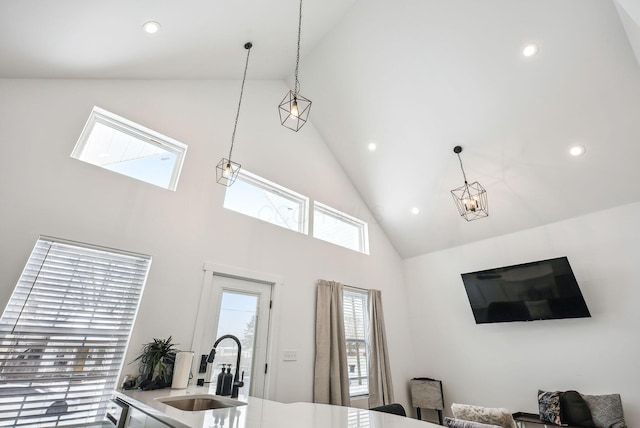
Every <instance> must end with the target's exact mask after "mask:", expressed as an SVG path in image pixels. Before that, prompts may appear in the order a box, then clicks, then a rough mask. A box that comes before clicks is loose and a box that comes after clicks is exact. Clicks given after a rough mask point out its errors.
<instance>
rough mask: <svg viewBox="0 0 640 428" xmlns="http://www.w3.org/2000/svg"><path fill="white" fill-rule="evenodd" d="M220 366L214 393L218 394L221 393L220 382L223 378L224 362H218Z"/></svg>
mask: <svg viewBox="0 0 640 428" xmlns="http://www.w3.org/2000/svg"><path fill="white" fill-rule="evenodd" d="M220 365H221V366H222V370H221V371H220V374H218V381H217V382H216V395H220V393H222V383H223V380H224V374H225V373H224V364H220Z"/></svg>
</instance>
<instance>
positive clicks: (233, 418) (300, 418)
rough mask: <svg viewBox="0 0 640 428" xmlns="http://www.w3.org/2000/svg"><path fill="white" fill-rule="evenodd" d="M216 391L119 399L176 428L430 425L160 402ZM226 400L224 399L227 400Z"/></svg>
mask: <svg viewBox="0 0 640 428" xmlns="http://www.w3.org/2000/svg"><path fill="white" fill-rule="evenodd" d="M214 392H215V391H214V389H213V388H212V389H209V387H206V386H204V387H202V386H189V387H188V388H187V389H177V390H176V389H158V390H154V391H136V390H131V391H118V392H116V394H115V395H116V396H118V397H120V398H121V399H123V400H125V401H127V402H128V403H130V404H131V405H133V406H134V407H138V408H139V409H140V410H142V411H144V412H145V413H148V414H150V415H152V416H154V417H155V418H157V419H159V420H162V421H164V422H166V423H168V424H169V425H171V426H174V427H176V428H186V427H189V428H200V427H201V428H212V427H216V428H287V427H291V428H294V427H295V428H300V427H305V428H327V427H335V428H356V427H357V428H367V427H370V428H429V427H439V425H435V424H432V423H430V422H424V421H418V420H416V419H411V418H405V417H402V416H397V415H392V414H388V413H381V412H372V411H369V410H365V409H356V408H353V407H342V406H331V405H327V404H314V403H290V404H284V403H279V402H277V401H270V400H263V399H260V398H255V397H244V396H240V397H238V399H237V400H239V401H242V402H245V403H247V405H245V406H238V407H227V408H224V409H216V410H206V411H197V412H189V411H183V410H179V409H176V408H174V407H171V406H169V405H167V404H164V403H162V402H161V401H159V400H157V398H163V397H176V396H182V395H197V394H211V395H214ZM224 398H226V397H222V399H224Z"/></svg>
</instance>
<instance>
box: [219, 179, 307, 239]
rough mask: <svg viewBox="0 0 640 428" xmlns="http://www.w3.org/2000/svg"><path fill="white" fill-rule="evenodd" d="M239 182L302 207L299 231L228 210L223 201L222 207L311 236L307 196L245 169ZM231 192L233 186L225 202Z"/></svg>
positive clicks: (228, 188) (229, 188) (228, 189)
mask: <svg viewBox="0 0 640 428" xmlns="http://www.w3.org/2000/svg"><path fill="white" fill-rule="evenodd" d="M238 180H239V181H242V182H245V183H247V184H250V185H252V186H254V187H257V188H259V189H262V190H264V191H267V192H270V193H275V194H276V195H278V196H280V197H282V198H284V199H287V200H289V201H291V202H294V203H297V204H298V206H299V207H300V218H299V219H298V229H297V230H294V229H290V228H288V227H285V226H282V225H280V224H277V223H273V222H270V221H267V220H263V219H261V218H258V217H255V216H252V215H250V214H245V213H242V212H239V211H236V210H234V209H232V208H227V207H225V206H224V205H225V203H224V201H223V203H222V206H223V207H224V208H225V209H228V210H230V211H233V212H236V213H238V214H243V215H246V216H248V217H251V218H254V219H256V220H260V221H262V222H264V223H269V224H272V225H274V226H278V227H282V228H283V229H285V230H291V231H293V232H298V233H302V234H304V235H308V234H309V206H310V199H309V197H307V196H305V195H303V194H301V193H298V192H295V191H293V190H291V189H288V188H286V187H284V186H281V185H279V184H277V183H274V182H273V181H270V180H267V179H266V178H264V177H261V176H259V175H257V174H254V173H252V172H249V171H247V170H245V169H241V170H240V172H239V173H238V177H237V179H236V182H237V181H238ZM230 191H233V189H232V186H230V187H227V190H226V192H225V200H226V197H227V192H230Z"/></svg>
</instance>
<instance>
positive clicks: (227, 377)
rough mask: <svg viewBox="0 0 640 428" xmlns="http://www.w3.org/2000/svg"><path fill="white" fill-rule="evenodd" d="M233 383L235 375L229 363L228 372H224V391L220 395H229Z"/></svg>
mask: <svg viewBox="0 0 640 428" xmlns="http://www.w3.org/2000/svg"><path fill="white" fill-rule="evenodd" d="M232 384H233V375H232V374H231V364H228V365H227V372H226V373H225V374H224V376H223V378H222V391H221V392H220V395H224V396H229V395H231V385H232Z"/></svg>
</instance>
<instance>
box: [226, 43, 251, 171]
mask: <svg viewBox="0 0 640 428" xmlns="http://www.w3.org/2000/svg"><path fill="white" fill-rule="evenodd" d="M244 47H245V49H246V50H247V60H246V62H245V63H244V74H243V75H242V86H241V87H240V99H239V100H238V111H237V112H236V121H235V122H234V124H233V134H231V148H230V149H229V161H231V153H232V152H233V142H234V141H235V139H236V128H237V127H238V118H239V117H240V106H241V105H242V94H243V93H244V82H245V81H246V80H247V68H249V54H251V48H252V47H253V44H251V42H248V43H246V44H245V45H244Z"/></svg>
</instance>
